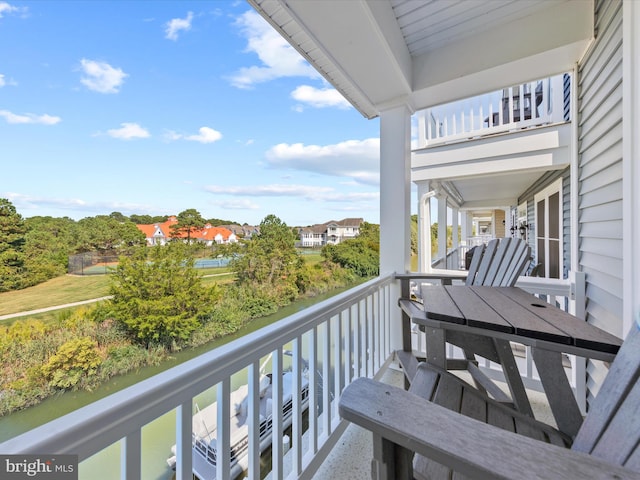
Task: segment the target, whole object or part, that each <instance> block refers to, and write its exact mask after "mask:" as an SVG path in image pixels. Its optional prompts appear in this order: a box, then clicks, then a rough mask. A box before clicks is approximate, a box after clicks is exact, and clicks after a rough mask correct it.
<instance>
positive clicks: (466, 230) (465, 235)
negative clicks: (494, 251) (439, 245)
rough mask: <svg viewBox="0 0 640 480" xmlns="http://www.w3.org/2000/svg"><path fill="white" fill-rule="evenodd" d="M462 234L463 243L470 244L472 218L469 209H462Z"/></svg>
mask: <svg viewBox="0 0 640 480" xmlns="http://www.w3.org/2000/svg"><path fill="white" fill-rule="evenodd" d="M461 224H462V225H461V227H462V228H461V229H460V236H461V237H462V238H461V241H462V244H463V245H466V246H469V237H470V236H471V219H470V218H469V212H468V211H467V210H464V211H462V221H461Z"/></svg>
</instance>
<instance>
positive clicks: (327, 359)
mask: <svg viewBox="0 0 640 480" xmlns="http://www.w3.org/2000/svg"><path fill="white" fill-rule="evenodd" d="M322 342H323V344H322V346H323V349H322V350H323V351H322V417H323V419H324V425H323V433H324V435H325V437H328V436H329V435H331V417H332V411H331V410H332V405H331V382H330V379H329V376H330V375H331V318H327V320H326V321H325V322H324V338H323V339H322ZM336 407H337V406H336Z"/></svg>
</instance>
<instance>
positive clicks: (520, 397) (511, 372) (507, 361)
mask: <svg viewBox="0 0 640 480" xmlns="http://www.w3.org/2000/svg"><path fill="white" fill-rule="evenodd" d="M493 343H494V345H495V347H496V351H497V352H498V357H500V365H502V371H503V373H504V376H505V378H506V380H507V385H508V386H509V391H510V392H511V398H512V399H513V404H514V405H515V407H516V410H518V411H519V412H520V413H523V414H525V415H527V416H529V417H531V418H534V415H533V410H532V409H531V403H530V402H529V397H528V396H527V391H526V390H525V388H524V384H523V383H522V377H521V376H520V371H519V370H518V365H517V364H516V359H515V357H514V356H513V350H512V349H511V344H510V343H509V342H507V341H506V340H499V339H497V338H494V339H493Z"/></svg>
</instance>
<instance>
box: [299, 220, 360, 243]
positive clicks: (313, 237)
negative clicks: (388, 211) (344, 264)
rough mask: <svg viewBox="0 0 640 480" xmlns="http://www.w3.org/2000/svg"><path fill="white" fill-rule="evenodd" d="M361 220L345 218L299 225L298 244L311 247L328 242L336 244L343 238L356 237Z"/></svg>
mask: <svg viewBox="0 0 640 480" xmlns="http://www.w3.org/2000/svg"><path fill="white" fill-rule="evenodd" d="M363 221H364V220H363V219H362V218H345V219H343V220H338V221H335V220H331V221H329V222H327V223H322V224H316V225H311V226H310V227H300V228H299V229H298V235H299V239H298V246H300V247H304V248H313V247H322V246H324V245H328V244H333V245H337V244H338V243H340V242H343V241H344V240H348V239H350V238H355V237H357V236H358V235H359V234H360V225H361V224H362V222H363Z"/></svg>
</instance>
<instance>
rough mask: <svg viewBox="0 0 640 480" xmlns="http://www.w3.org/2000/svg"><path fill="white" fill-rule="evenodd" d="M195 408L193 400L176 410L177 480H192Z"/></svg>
mask: <svg viewBox="0 0 640 480" xmlns="http://www.w3.org/2000/svg"><path fill="white" fill-rule="evenodd" d="M192 426H193V407H192V406H191V400H190V401H188V402H185V403H183V404H182V405H179V406H178V408H177V409H176V462H177V463H176V480H191V479H192V478H193V473H192V454H191V450H192V444H193V440H192V438H193V433H192V428H193V427H192Z"/></svg>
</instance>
